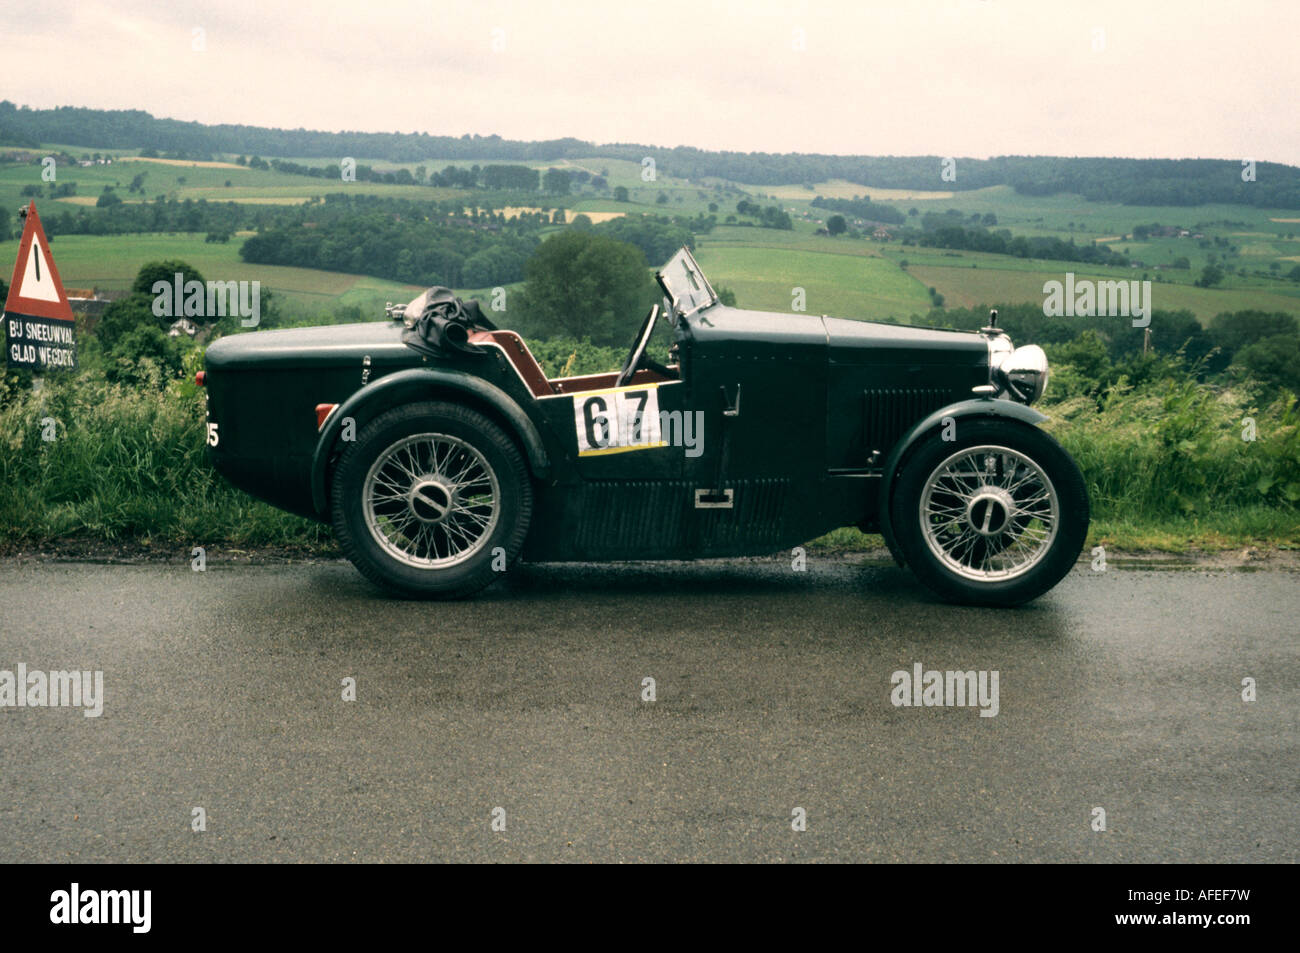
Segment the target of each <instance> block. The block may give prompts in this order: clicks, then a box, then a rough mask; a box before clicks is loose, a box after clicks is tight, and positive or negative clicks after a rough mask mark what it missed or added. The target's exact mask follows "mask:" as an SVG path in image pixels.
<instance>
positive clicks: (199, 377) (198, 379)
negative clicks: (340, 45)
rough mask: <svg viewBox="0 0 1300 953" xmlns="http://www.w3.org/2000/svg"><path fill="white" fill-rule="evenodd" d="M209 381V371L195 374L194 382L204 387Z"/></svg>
mask: <svg viewBox="0 0 1300 953" xmlns="http://www.w3.org/2000/svg"><path fill="white" fill-rule="evenodd" d="M207 382H208V372H207V371H199V372H198V373H196V374H195V375H194V383H195V384H198V385H199V386H200V387H203V386H204V385H206V384H207Z"/></svg>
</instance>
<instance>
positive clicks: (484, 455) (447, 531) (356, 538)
mask: <svg viewBox="0 0 1300 953" xmlns="http://www.w3.org/2000/svg"><path fill="white" fill-rule="evenodd" d="M331 510H332V516H333V522H334V532H335V534H336V536H337V537H338V540H339V545H340V546H341V547H342V549H343V553H344V555H346V556H347V558H348V559H349V560H351V562H352V564H353V565H354V566H356V567H357V569H358V570H360V572H361V573H362V574H363V575H364V576H365V577H366V578H368V579H370V580H371V581H372V582H375V583H377V584H378V585H380V586H383V587H384V588H386V589H388V590H390V591H392V592H396V593H398V594H399V595H403V596H410V597H416V598H456V597H459V596H467V595H470V594H472V593H474V592H477V591H478V590H480V589H482V588H483V587H484V586H487V585H489V584H491V583H492V582H493V581H495V580H496V579H498V578H500V577H501V575H502V574H503V573H504V571H505V570H506V568H507V567H509V566H512V565H513V564H514V560H515V557H516V556H518V554H519V551H520V549H521V548H522V547H523V543H524V536H525V535H526V534H527V532H528V521H529V517H530V516H531V513H532V485H531V484H530V483H529V479H528V471H527V468H526V467H525V465H524V460H523V456H522V454H520V452H519V449H518V448H517V447H516V446H515V444H514V441H512V440H511V439H510V437H509V436H508V435H507V434H506V433H505V432H504V431H503V430H502V429H501V428H500V427H499V426H497V425H496V424H495V423H493V422H492V421H491V420H489V419H488V418H487V417H485V416H484V415H483V414H481V413H479V412H478V411H475V410H471V409H469V408H466V407H461V406H459V405H456V404H447V403H420V404H407V405H405V406H402V407H398V408H396V409H394V410H390V411H388V412H387V413H384V414H382V415H380V416H379V417H377V418H375V420H373V421H371V422H370V423H369V424H367V425H366V426H365V427H364V428H362V430H361V432H360V433H359V434H358V435H357V440H356V441H355V443H353V444H352V445H351V446H349V447H348V448H347V449H346V450H345V451H344V453H343V456H342V457H341V458H340V460H339V463H338V467H337V468H336V470H335V472H334V482H333V488H332V504H331Z"/></svg>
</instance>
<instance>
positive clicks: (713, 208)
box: [709, 202, 718, 212]
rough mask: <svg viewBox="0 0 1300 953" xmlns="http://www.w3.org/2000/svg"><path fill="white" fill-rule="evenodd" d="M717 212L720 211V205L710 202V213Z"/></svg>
mask: <svg viewBox="0 0 1300 953" xmlns="http://www.w3.org/2000/svg"><path fill="white" fill-rule="evenodd" d="M717 210H718V203H717V202H710V203H709V211H710V212H716V211H717Z"/></svg>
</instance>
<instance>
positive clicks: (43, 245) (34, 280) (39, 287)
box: [5, 202, 73, 321]
mask: <svg viewBox="0 0 1300 953" xmlns="http://www.w3.org/2000/svg"><path fill="white" fill-rule="evenodd" d="M5 313H6V314H23V315H28V316H29V317H33V318H54V319H57V320H59V321H71V320H73V318H72V306H71V305H70V304H68V296H67V295H66V294H64V293H63V282H62V281H60V280H59V269H58V268H56V267H55V266H54V256H53V255H51V254H50V243H49V241H48V240H47V239H46V237H45V229H43V228H41V219H40V216H39V215H37V214H36V203H35V202H32V203H31V204H30V205H29V206H28V207H27V224H26V226H25V227H24V228H23V237H22V241H20V242H19V243H18V260H17V261H15V262H14V277H13V281H11V282H10V283H9V297H8V298H6V299H5Z"/></svg>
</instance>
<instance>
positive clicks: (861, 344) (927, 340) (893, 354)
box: [822, 318, 989, 364]
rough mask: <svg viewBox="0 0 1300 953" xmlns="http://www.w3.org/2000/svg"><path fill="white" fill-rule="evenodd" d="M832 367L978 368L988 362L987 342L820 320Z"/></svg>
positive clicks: (960, 334) (962, 334)
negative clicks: (882, 364) (889, 363)
mask: <svg viewBox="0 0 1300 953" xmlns="http://www.w3.org/2000/svg"><path fill="white" fill-rule="evenodd" d="M822 320H823V323H824V324H825V326H826V337H827V343H828V344H829V346H830V359H831V361H832V362H833V363H846V364H875V363H880V362H882V361H913V362H916V363H922V364H972V363H975V364H978V363H982V362H987V361H988V353H989V351H988V342H987V341H986V340H985V338H984V337H983V335H981V334H979V333H977V332H974V331H947V330H941V329H938V328H917V327H911V326H908V325H902V324H880V323H877V322H874V321H851V320H848V319H845V318H823V319H822Z"/></svg>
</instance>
